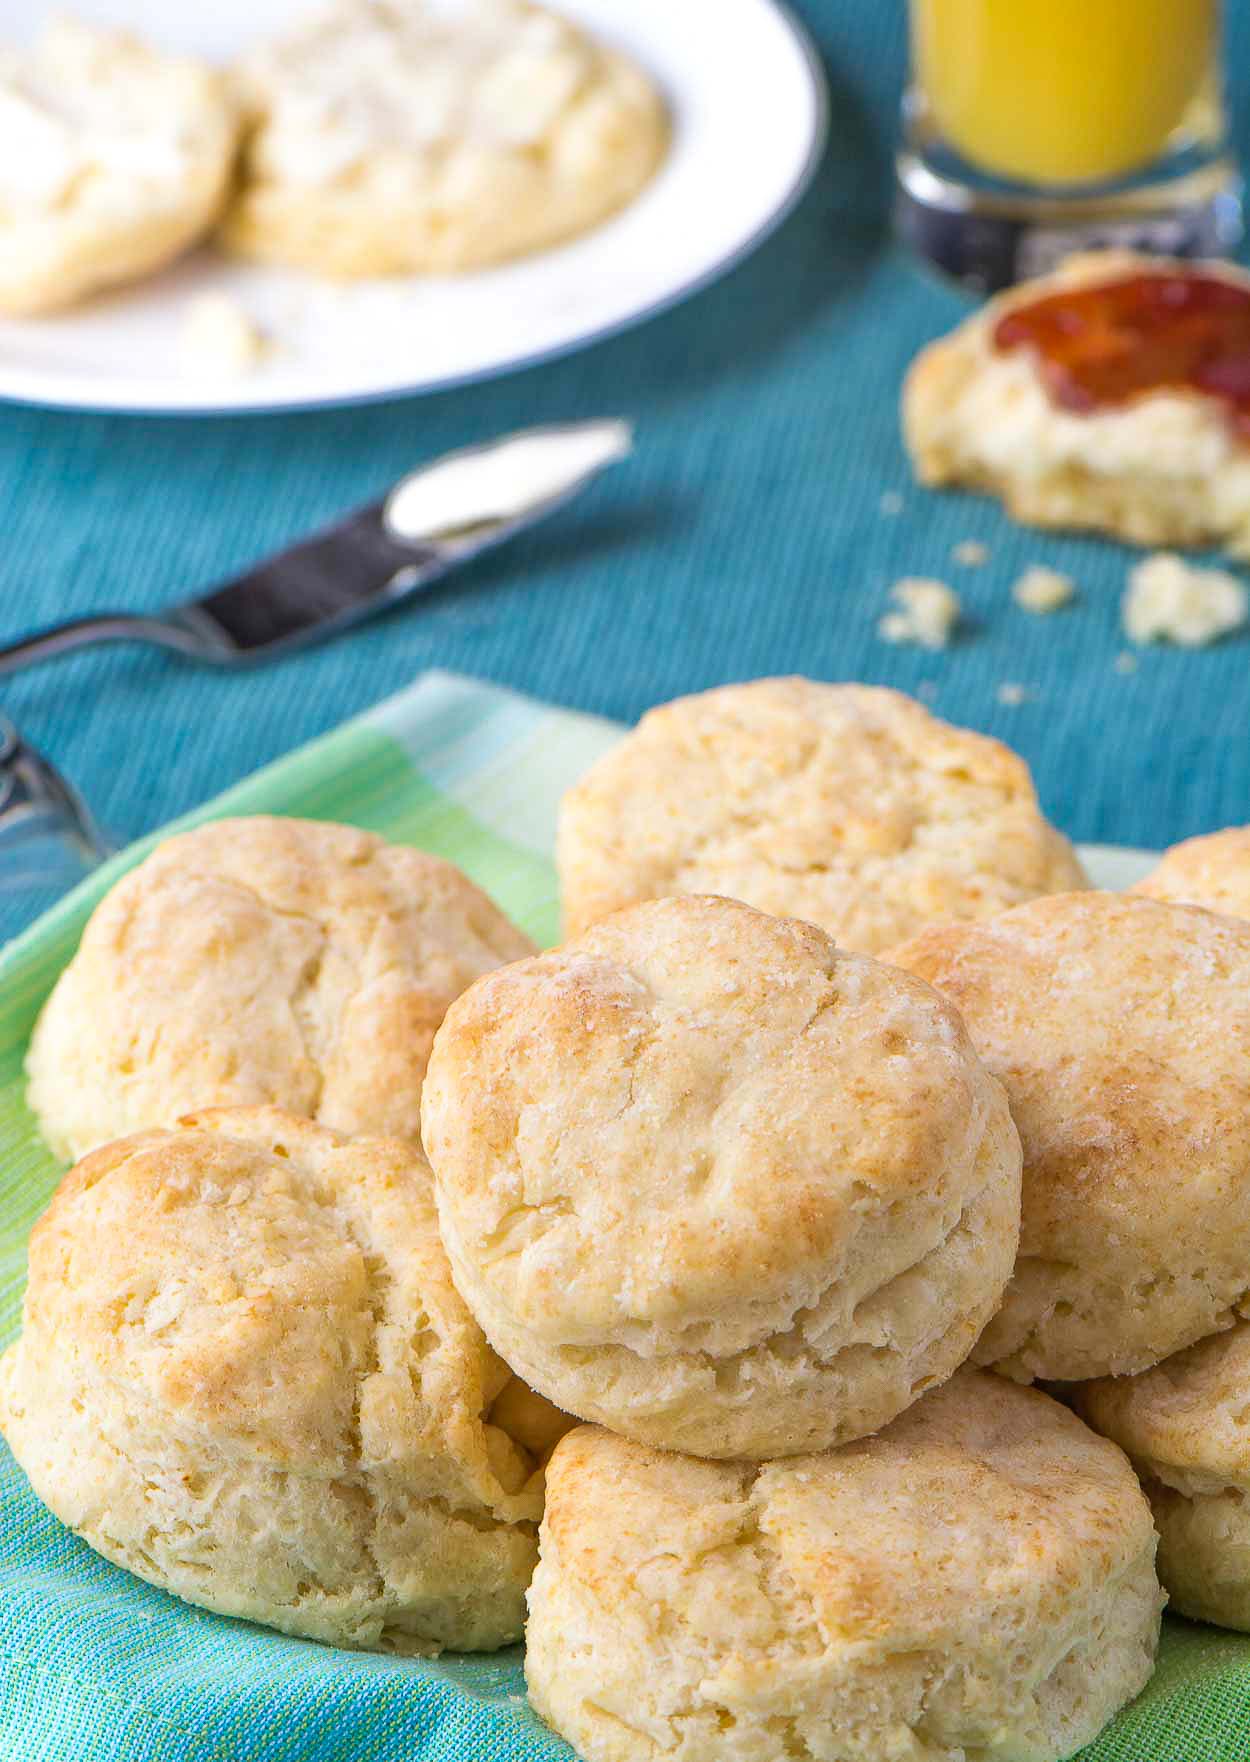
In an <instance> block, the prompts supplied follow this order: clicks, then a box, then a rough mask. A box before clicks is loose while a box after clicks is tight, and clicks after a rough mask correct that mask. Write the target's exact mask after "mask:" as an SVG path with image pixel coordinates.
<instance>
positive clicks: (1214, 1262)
mask: <svg viewBox="0 0 1250 1762" xmlns="http://www.w3.org/2000/svg"><path fill="white" fill-rule="evenodd" d="M890 959H891V960H893V961H897V962H898V964H899V965H900V966H903V967H906V968H907V969H908V970H909V971H910V972H913V973H918V974H919V975H920V977H921V978H923V979H927V980H928V981H929V983H930V984H932V985H936V986H937V988H938V989H939V991H942V992H943V993H944V994H945V995H946V996H947V997H949V998H950V1000H951V1002H952V1003H953V1004H954V1005H955V1006H956V1008H957V1009H958V1010H959V1012H960V1015H961V1016H962V1018H963V1020H964V1021H965V1022H966V1024H967V1028H968V1032H969V1034H970V1035H971V1037H972V1041H973V1044H974V1045H975V1046H976V1047H977V1049H978V1051H979V1052H980V1054H981V1057H982V1058H983V1059H984V1060H985V1063H986V1064H987V1065H988V1067H989V1069H990V1070H991V1071H993V1072H994V1074H995V1075H996V1076H997V1077H998V1078H999V1079H1000V1080H1001V1081H1002V1083H1003V1086H1004V1087H1005V1089H1006V1091H1007V1095H1008V1099H1009V1100H1010V1103H1011V1112H1012V1117H1013V1118H1014V1120H1015V1122H1016V1125H1017V1126H1018V1128H1019V1131H1020V1137H1021V1140H1022V1141H1023V1145H1024V1197H1023V1205H1022V1221H1021V1230H1020V1258H1019V1260H1018V1262H1017V1264H1016V1270H1015V1273H1014V1276H1013V1278H1012V1281H1011V1285H1010V1287H1009V1288H1008V1291H1007V1295H1006V1297H1005V1298H1004V1300H1003V1304H1002V1307H1001V1309H1000V1310H999V1311H998V1313H997V1314H996V1315H995V1317H994V1319H993V1321H992V1322H991V1323H990V1325H989V1327H988V1328H987V1329H986V1331H985V1333H984V1335H983V1336H982V1338H981V1340H980V1343H979V1344H978V1346H977V1350H976V1354H975V1356H976V1358H977V1360H978V1361H979V1362H981V1363H985V1364H994V1365H996V1367H997V1368H998V1369H999V1370H1002V1371H1005V1372H1006V1373H1007V1374H1008V1375H1010V1376H1013V1377H1019V1378H1021V1379H1023V1380H1029V1379H1031V1378H1035V1377H1036V1378H1042V1379H1054V1380H1056V1381H1061V1382H1066V1381H1080V1380H1083V1379H1085V1378H1088V1377H1101V1376H1107V1375H1113V1376H1121V1375H1126V1374H1128V1373H1131V1372H1133V1371H1139V1370H1145V1369H1146V1368H1148V1367H1149V1366H1150V1365H1152V1364H1156V1363H1158V1361H1159V1360H1160V1359H1161V1358H1166V1357H1167V1356H1168V1355H1169V1354H1170V1353H1173V1352H1178V1351H1180V1350H1181V1349H1182V1348H1183V1347H1185V1346H1189V1345H1191V1344H1192V1343H1193V1342H1194V1341H1196V1340H1199V1339H1201V1338H1202V1337H1203V1336H1204V1335H1205V1334H1211V1333H1215V1332H1217V1331H1218V1330H1219V1329H1222V1328H1228V1327H1231V1326H1232V1324H1233V1322H1234V1321H1235V1320H1236V1318H1237V1316H1238V1315H1240V1314H1243V1313H1250V1260H1248V1259H1247V1255H1246V1241H1247V1239H1248V1238H1250V924H1247V923H1244V922H1242V921H1240V920H1238V919H1235V918H1227V917H1217V916H1216V915H1215V914H1214V913H1211V912H1204V911H1200V910H1198V909H1197V908H1195V907H1191V906H1183V905H1172V904H1167V903H1164V902H1162V901H1160V900H1154V899H1146V898H1143V897H1142V896H1140V895H1137V894H1116V893H1092V892H1090V893H1072V894H1066V895H1060V896H1059V897H1057V898H1054V899H1038V900H1034V901H1032V902H1031V903H1030V904H1029V905H1023V906H1017V907H1016V909H1015V910H1014V911H1010V912H1005V913H1004V914H1003V916H1002V917H1000V918H995V919H993V920H992V921H991V922H989V923H985V924H951V925H947V926H945V927H943V928H940V929H937V928H935V929H931V930H926V931H923V932H922V933H921V934H920V935H919V936H917V937H915V938H914V939H913V940H912V941H911V942H909V943H907V944H905V945H904V946H903V947H902V948H899V949H895V950H894V952H893V953H892V955H891V956H890Z"/></svg>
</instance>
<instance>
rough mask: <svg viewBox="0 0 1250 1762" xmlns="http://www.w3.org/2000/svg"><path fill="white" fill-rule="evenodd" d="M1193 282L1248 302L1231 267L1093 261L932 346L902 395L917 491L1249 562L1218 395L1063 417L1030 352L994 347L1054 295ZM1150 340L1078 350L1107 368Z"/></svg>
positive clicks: (998, 302)
mask: <svg viewBox="0 0 1250 1762" xmlns="http://www.w3.org/2000/svg"><path fill="white" fill-rule="evenodd" d="M1194 274H1198V275H1201V276H1202V277H1204V278H1208V279H1210V280H1212V281H1214V282H1217V283H1220V284H1226V285H1228V286H1229V287H1231V288H1233V289H1234V290H1238V291H1240V292H1241V293H1242V294H1243V295H1244V296H1246V297H1247V298H1250V275H1247V274H1246V272H1245V271H1244V270H1242V269H1238V268H1237V267H1236V266H1235V265H1233V264H1231V263H1223V262H1219V263H1216V262H1211V263H1199V264H1194V263H1176V262H1170V261H1169V260H1168V259H1165V258H1164V259H1161V258H1158V257H1143V256H1139V255H1136V254H1134V253H1132V252H1128V251H1097V252H1092V253H1088V254H1083V255H1080V256H1076V257H1072V258H1069V259H1068V261H1067V262H1066V263H1064V264H1063V265H1062V266H1061V267H1060V268H1059V269H1058V270H1056V271H1055V273H1054V274H1053V275H1047V276H1042V277H1039V278H1038V279H1037V280H1034V281H1027V282H1023V283H1021V284H1020V285H1019V286H1017V287H1014V288H1012V289H1010V291H1009V292H1007V293H1004V294H1000V295H999V296H998V297H997V298H996V299H993V300H990V301H989V302H988V303H987V304H986V305H984V306H982V307H981V308H980V309H979V310H978V311H976V312H975V313H974V314H973V315H972V317H970V318H967V319H965V320H964V322H963V323H962V324H961V325H959V327H958V328H957V329H956V330H954V331H952V332H951V333H950V335H949V336H945V337H941V338H939V339H938V341H937V342H934V343H930V344H929V346H928V347H927V348H925V349H924V350H922V352H921V353H920V354H919V355H918V356H917V357H916V360H915V361H914V362H913V363H912V366H911V369H910V371H909V372H908V375H907V378H906V381H905V382H904V386H903V397H902V423H903V434H904V439H905V440H906V443H907V447H908V450H909V452H910V453H911V458H912V464H913V466H914V468H915V472H916V476H917V477H918V478H919V480H920V482H921V483H924V484H929V485H933V486H939V485H945V484H953V485H960V486H962V487H964V488H967V489H974V490H984V491H987V492H988V493H989V494H991V495H994V496H997V497H999V499H1000V500H1001V501H1002V503H1003V505H1004V506H1005V508H1006V509H1007V512H1008V513H1009V514H1010V515H1011V516H1012V518H1013V519H1016V520H1019V521H1021V522H1023V523H1024V524H1025V525H1028V526H1043V527H1058V528H1061V529H1068V528H1071V529H1075V530H1080V529H1090V530H1093V531H1098V532H1109V533H1112V534H1114V535H1115V537H1117V538H1121V539H1125V540H1127V541H1128V542H1129V543H1131V544H1138V545H1146V546H1151V547H1154V546H1160V545H1164V546H1172V545H1179V546H1186V545H1208V544H1219V545H1224V546H1226V547H1227V548H1228V549H1229V550H1230V551H1231V552H1232V553H1233V554H1234V555H1235V556H1242V557H1245V556H1250V444H1247V434H1246V431H1245V428H1244V426H1243V425H1242V424H1241V423H1240V422H1238V421H1234V420H1233V419H1232V417H1231V413H1230V411H1229V410H1228V409H1227V408H1226V407H1225V405H1224V402H1223V400H1222V399H1221V398H1220V397H1219V396H1217V395H1214V392H1213V394H1212V395H1204V394H1203V393H1202V392H1200V391H1196V390H1194V389H1191V388H1190V387H1189V386H1187V385H1168V384H1157V385H1155V386H1153V387H1152V388H1150V389H1146V390H1143V391H1141V392H1139V393H1135V394H1134V395H1131V396H1128V397H1125V398H1123V399H1114V400H1110V399H1109V400H1108V401H1105V402H1097V403H1094V404H1093V405H1092V407H1086V408H1069V407H1066V406H1065V405H1064V404H1062V403H1060V402H1059V401H1058V400H1057V399H1056V398H1055V397H1054V396H1053V395H1052V392H1051V390H1050V388H1049V387H1048V384H1047V379H1046V375H1045V372H1044V371H1043V365H1042V363H1041V362H1040V361H1039V359H1038V353H1037V350H1036V349H1035V348H1033V347H1030V346H1028V345H1027V344H1026V345H1023V346H1011V347H1003V346H1000V344H999V342H998V341H996V336H995V333H996V330H997V327H998V325H999V324H1000V323H1001V322H1002V321H1003V320H1004V319H1007V318H1009V317H1010V316H1011V315H1012V314H1015V313H1017V312H1019V311H1021V309H1022V308H1025V307H1028V306H1030V305H1032V304H1033V303H1035V302H1037V301H1039V300H1045V299H1047V298H1049V297H1051V296H1056V295H1062V294H1065V293H1068V292H1072V293H1081V294H1083V293H1085V292H1086V291H1087V290H1089V289H1093V288H1097V287H1100V286H1103V285H1106V286H1113V285H1114V284H1116V283H1123V282H1125V281H1126V280H1128V279H1129V278H1131V277H1135V276H1142V275H1146V276H1153V277H1167V276H1169V275H1171V276H1173V277H1174V278H1175V279H1176V280H1177V281H1183V280H1184V279H1185V278H1186V277H1188V276H1192V275H1194ZM1162 305H1163V306H1164V307H1165V308H1166V298H1165V299H1164V301H1163V302H1162ZM1149 342H1150V338H1149V335H1148V334H1147V335H1145V336H1143V335H1142V334H1141V333H1140V332H1138V333H1136V335H1135V333H1134V332H1133V330H1132V328H1131V326H1126V327H1124V329H1123V330H1122V332H1121V333H1120V334H1118V335H1112V334H1110V331H1109V329H1107V330H1106V332H1105V334H1102V335H1099V333H1098V331H1097V329H1096V328H1094V327H1091V329H1090V333H1089V336H1088V342H1087V345H1086V353H1087V355H1088V357H1089V358H1090V359H1091V360H1092V361H1095V362H1101V363H1103V364H1106V365H1110V366H1111V367H1115V366H1116V364H1117V362H1118V361H1120V360H1123V358H1124V352H1125V351H1126V350H1132V349H1133V348H1137V349H1144V348H1146V347H1148V346H1149ZM1161 349H1162V357H1161V370H1162V371H1165V372H1166V370H1167V368H1168V367H1169V366H1170V364H1171V362H1172V360H1173V353H1172V352H1171V351H1170V350H1169V349H1168V347H1167V343H1166V339H1165V340H1164V342H1163V343H1161ZM1100 350H1101V354H1099V351H1100ZM1242 378H1243V379H1244V372H1243V373H1242ZM1229 383H1230V385H1232V384H1234V383H1237V382H1234V381H1232V380H1230V381H1229Z"/></svg>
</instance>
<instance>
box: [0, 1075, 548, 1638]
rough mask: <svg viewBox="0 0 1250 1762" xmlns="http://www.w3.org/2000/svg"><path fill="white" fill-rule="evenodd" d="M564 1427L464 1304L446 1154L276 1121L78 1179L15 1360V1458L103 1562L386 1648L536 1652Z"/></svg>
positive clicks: (0, 1421)
mask: <svg viewBox="0 0 1250 1762" xmlns="http://www.w3.org/2000/svg"><path fill="white" fill-rule="evenodd" d="M566 1424H567V1422H566V1421H565V1420H564V1419H563V1416H561V1415H559V1414H557V1413H555V1412H554V1410H552V1409H551V1408H549V1407H548V1405H547V1403H546V1402H544V1401H541V1400H540V1399H539V1397H537V1396H536V1395H534V1394H533V1393H532V1392H531V1391H529V1390H527V1389H524V1388H523V1387H522V1386H521V1385H519V1384H518V1383H517V1382H516V1379H515V1378H514V1377H513V1376H512V1374H511V1372H510V1371H509V1370H508V1368H507V1366H506V1365H504V1364H502V1363H501V1362H500V1360H499V1359H498V1358H496V1356H495V1354H494V1353H493V1352H492V1351H491V1350H490V1348H489V1346H488V1345H487V1344H486V1341H485V1340H484V1339H483V1338H482V1335H481V1332H480V1330H479V1329H478V1327H477V1325H476V1324H475V1323H474V1321H473V1318H472V1317H471V1316H470V1315H469V1313H468V1311H467V1310H466V1309H465V1307H464V1304H463V1303H462V1302H461V1300H460V1298H459V1297H458V1296H457V1294H456V1291H455V1288H454V1286H453V1284H452V1282H451V1277H450V1274H449V1271H448V1267H447V1261H446V1257H445V1255H444V1253H443V1249H442V1245H441V1243H440V1242H439V1238H438V1228H437V1220H436V1218H435V1213H434V1206H433V1201H432V1198H431V1193H430V1181H429V1169H428V1167H427V1165H426V1163H425V1160H424V1158H423V1157H422V1155H421V1152H420V1150H419V1149H418V1148H417V1147H416V1146H415V1145H414V1144H409V1143H402V1142H400V1141H398V1140H389V1141H388V1140H382V1139H365V1138H361V1139H355V1140H348V1139H344V1138H342V1137H340V1136H339V1135H338V1134H336V1133H333V1132H329V1131H326V1130H325V1129H324V1128H322V1127H319V1126H315V1125H312V1124H311V1123H310V1122H309V1121H307V1120H301V1119H297V1118H296V1117H295V1116H293V1115H289V1114H284V1113H282V1112H281V1111H280V1110H279V1109H277V1108H254V1109H241V1110H233V1111H230V1110H227V1111H222V1112H216V1113H206V1114H202V1115H199V1116H191V1117H189V1118H188V1119H186V1120H185V1121H184V1122H183V1123H182V1124H181V1125H180V1126H179V1127H178V1128H177V1129H176V1130H175V1131H172V1132H166V1131H157V1132H148V1133H144V1134H140V1135H139V1136H137V1137H133V1138H128V1139H124V1140H122V1141H120V1142H118V1143H115V1144H110V1145H107V1146H106V1147H105V1148H104V1149H102V1150H98V1151H96V1152H95V1153H94V1154H93V1155H92V1156H90V1157H88V1158H87V1159H86V1161H84V1162H81V1163H79V1164H78V1165H77V1167H76V1168H74V1169H73V1170H72V1171H71V1172H70V1173H69V1174H68V1175H67V1176H66V1177H65V1179H64V1180H63V1181H62V1183H61V1185H60V1187H59V1189H58V1190H57V1193H56V1195H55V1197H54V1198H53V1201H52V1204H51V1205H50V1206H49V1208H48V1210H47V1212H46V1213H45V1214H44V1216H43V1218H42V1219H41V1221H40V1222H39V1224H38V1225H37V1226H36V1229H35V1232H34V1235H33V1237H32V1239H31V1245H30V1282H29V1285H28V1288H27V1293H26V1303H25V1310H24V1315H23V1326H22V1334H21V1337H20V1339H19V1340H18V1341H17V1343H16V1344H15V1345H13V1346H11V1347H10V1348H9V1350H8V1351H7V1352H6V1354H5V1355H4V1358H3V1360H0V1426H2V1427H3V1431H4V1435H5V1437H6V1438H7V1439H8V1442H9V1444H10V1446H11V1447H12V1449H13V1452H14V1454H15V1456H16V1457H17V1460H18V1462H19V1463H20V1464H21V1466H22V1468H23V1469H24V1470H25V1472H26V1474H27V1476H28V1478H29V1480H30V1482H31V1484H32V1486H33V1487H34V1489H35V1491H36V1492H37V1493H38V1494H39V1496H40V1498H41V1499H43V1500H44V1502H45V1503H46V1504H47V1505H48V1506H50V1507H51V1509H52V1511H53V1512H55V1514H56V1515H57V1516H58V1517H59V1518H60V1519H61V1520H62V1522H64V1523H66V1524H68V1525H69V1526H70V1527H71V1528H72V1529H74V1530H76V1531H77V1532H78V1534H79V1535H80V1536H82V1537H83V1539H84V1540H85V1541H87V1542H89V1543H90V1545H91V1546H92V1547H93V1548H95V1549H96V1550H97V1551H98V1552H99V1553H101V1554H103V1555H105V1556H106V1557H107V1558H108V1559H109V1560H112V1561H115V1562H116V1563H117V1564H118V1565H119V1566H124V1567H126V1568H127V1569H128V1570H129V1571H131V1572H133V1573H135V1574H137V1575H138V1576H139V1577H140V1578H144V1579H147V1580H148V1581H149V1583H151V1584H155V1585H159V1586H162V1587H163V1588H164V1589H165V1590H168V1591H172V1592H174V1594H175V1595H176V1596H179V1597H182V1598H184V1599H185V1600H186V1601H187V1602H189V1603H197V1604H200V1605H201V1606H202V1607H204V1608H206V1609H213V1610H216V1611H218V1612H219V1613H221V1614H224V1615H235V1616H243V1617H245V1618H246V1619H248V1620H249V1621H257V1622H262V1623H264V1624H265V1625H266V1626H269V1627H276V1628H280V1629H281V1630H282V1631H283V1632H285V1633H290V1634H301V1635H304V1636H306V1637H307V1638H310V1639H316V1640H324V1641H327V1642H329V1643H330V1644H333V1645H336V1646H351V1647H364V1648H368V1649H370V1650H382V1651H391V1652H407V1653H423V1652H435V1651H438V1650H439V1649H441V1648H442V1647H445V1646H446V1647H454V1648H457V1649H460V1650H471V1651H488V1650H493V1649H494V1648H496V1647H498V1646H503V1645H507V1644H509V1643H510V1642H511V1641H513V1640H516V1639H518V1638H519V1637H520V1634H521V1626H522V1620H523V1613H524V1593H525V1587H526V1585H527V1583H528V1581H529V1577H530V1574H531V1572H532V1570H533V1567H534V1563H535V1559H536V1553H537V1550H536V1541H535V1536H536V1528H537V1523H538V1519H539V1517H540V1515H541V1512H542V1473H541V1466H542V1462H543V1460H544V1458H545V1456H546V1454H547V1452H548V1451H549V1449H550V1447H551V1446H552V1444H554V1442H555V1440H556V1438H558V1437H559V1436H560V1433H561V1431H562V1429H564V1427H565V1426H566Z"/></svg>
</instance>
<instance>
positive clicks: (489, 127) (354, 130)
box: [241, 0, 604, 187]
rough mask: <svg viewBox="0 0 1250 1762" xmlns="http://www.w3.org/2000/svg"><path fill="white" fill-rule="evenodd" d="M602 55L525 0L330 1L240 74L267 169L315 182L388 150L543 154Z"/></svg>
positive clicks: (280, 178) (284, 179) (346, 175)
mask: <svg viewBox="0 0 1250 1762" xmlns="http://www.w3.org/2000/svg"><path fill="white" fill-rule="evenodd" d="M603 59H604V57H603V55H602V53H601V51H599V50H598V49H597V48H596V46H595V45H594V44H593V43H591V42H590V41H589V40H588V39H587V38H586V37H584V36H583V35H582V33H581V32H580V31H578V30H577V29H576V28H575V27H574V26H573V25H571V24H569V23H568V22H566V21H565V20H564V19H562V18H559V17H557V16H556V15H555V14H553V13H550V12H547V11H546V10H544V9H543V8H541V7H538V6H533V5H530V4H529V3H528V0H406V3H397V0H332V3H331V4H330V5H328V6H326V7H324V8H322V10H321V11H320V12H318V13H316V14H315V15H314V16H313V17H312V18H310V19H308V20H307V21H305V22H304V23H302V24H299V25H297V27H296V28H295V29H294V30H293V31H292V32H291V33H290V34H289V35H288V36H286V37H284V38H282V39H280V40H279V41H277V42H275V43H273V44H271V45H268V46H266V47H264V48H262V49H260V50H258V51H257V52H256V53H255V54H254V55H252V56H251V57H250V58H249V59H248V60H247V61H245V63H244V65H243V69H242V80H241V83H242V89H243V91H244V93H245V95H246V96H247V97H248V99H249V101H250V103H251V105H252V106H253V107H254V108H255V109H256V110H257V112H258V113H259V114H261V115H263V117H264V123H265V128H264V135H263V139H261V140H260V141H259V142H258V144H257V148H256V152H257V160H256V165H257V169H258V170H259V171H260V172H261V173H262V174H263V175H265V176H267V177H270V178H273V179H274V180H275V181H277V182H281V183H289V184H293V185H299V184H306V185H309V186H314V187H315V186H322V185H328V184H334V183H338V182H340V181H343V180H345V179H350V177H351V176H352V174H353V173H354V172H356V171H358V170H359V169H360V167H361V166H362V164H364V163H365V162H366V161H368V160H369V159H370V158H371V157H372V156H374V155H376V154H378V153H380V152H382V153H385V152H392V151H393V152H398V153H402V154H404V155H406V156H408V157H410V158H411V157H414V156H415V157H416V158H418V159H420V158H422V157H427V156H441V155H443V154H444V153H446V152H447V151H448V150H450V149H460V150H470V151H473V150H476V151H480V152H483V153H490V152H498V151H511V150H517V149H533V150H538V149H539V148H540V147H541V146H542V144H543V142H544V141H545V140H546V139H547V138H548V137H549V136H550V134H551V132H552V130H553V129H554V128H556V127H557V125H558V123H559V121H560V118H561V116H562V115H563V114H564V113H565V112H566V111H567V109H568V108H569V106H570V105H571V104H573V103H574V102H575V101H576V100H577V99H578V98H579V97H580V96H582V95H583V94H584V93H585V91H586V90H587V88H588V87H589V86H590V84H591V83H592V82H593V81H594V80H595V78H596V77H597V76H598V75H599V74H600V72H601V67H602V63H603Z"/></svg>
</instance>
